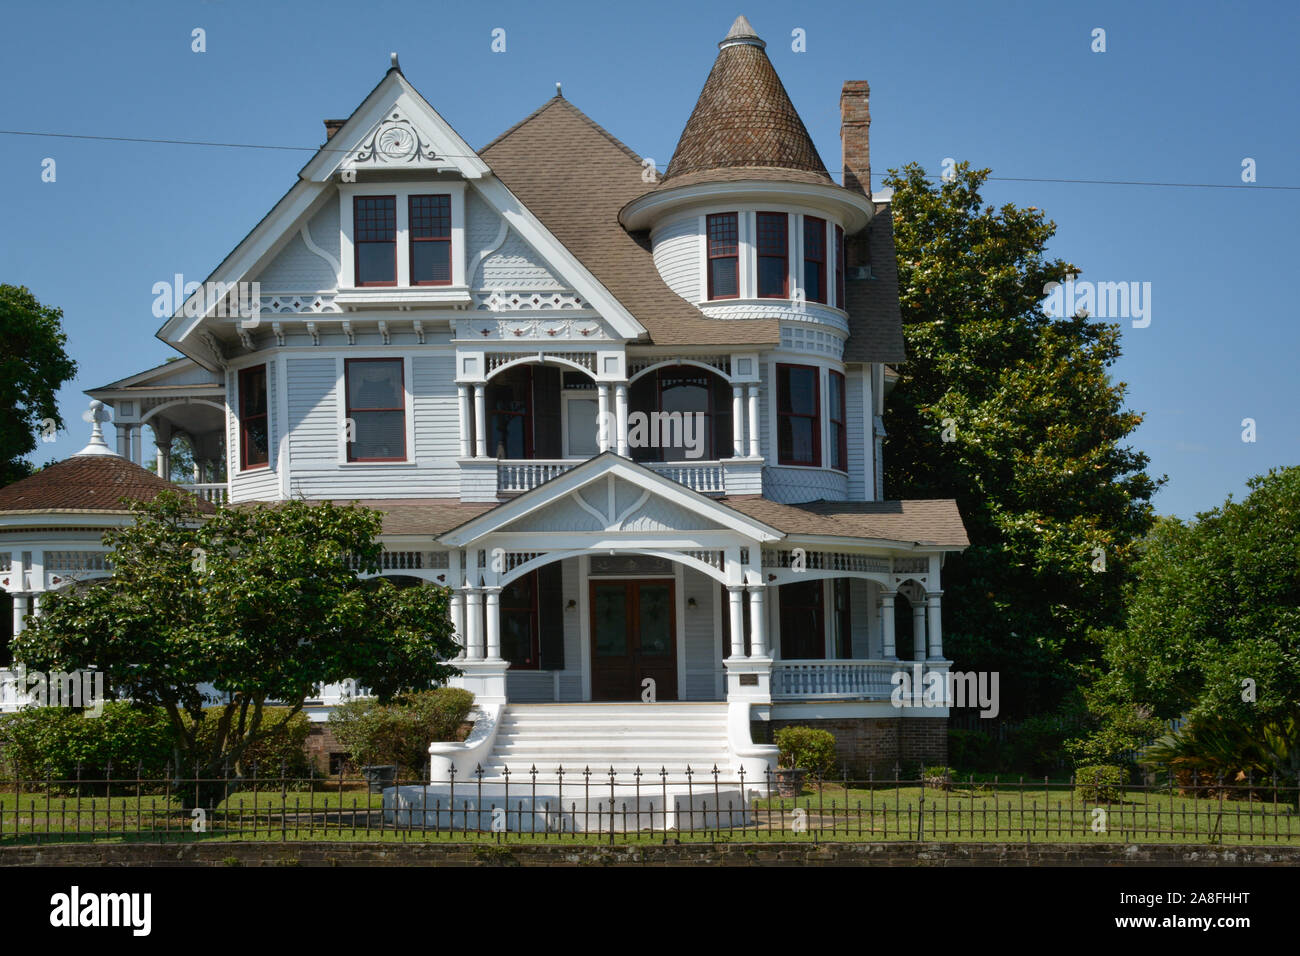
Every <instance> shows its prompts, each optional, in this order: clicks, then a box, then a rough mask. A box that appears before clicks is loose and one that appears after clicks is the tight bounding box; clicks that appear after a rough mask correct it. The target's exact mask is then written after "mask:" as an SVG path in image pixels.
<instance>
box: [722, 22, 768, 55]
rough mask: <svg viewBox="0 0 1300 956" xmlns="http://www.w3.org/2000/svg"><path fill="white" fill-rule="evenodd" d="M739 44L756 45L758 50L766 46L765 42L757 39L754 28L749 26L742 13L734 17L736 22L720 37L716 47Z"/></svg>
mask: <svg viewBox="0 0 1300 956" xmlns="http://www.w3.org/2000/svg"><path fill="white" fill-rule="evenodd" d="M741 45H744V46H756V47H758V48H759V49H760V50H763V49H766V48H767V44H766V43H764V42H763V41H762V40H760V39H759V36H758V34H757V33H755V32H754V28H753V27H752V26H750V24H749V20H748V19H747V18H746V17H745V15H744V14H743V13H742V14H741V15H740V16H738V17H736V22H735V23H733V24H732V25H731V29H730V30H728V31H727V35H726V36H725V37H723V38H722V42H720V43H719V44H718V49H719V50H721V49H723V48H725V47H729V46H741Z"/></svg>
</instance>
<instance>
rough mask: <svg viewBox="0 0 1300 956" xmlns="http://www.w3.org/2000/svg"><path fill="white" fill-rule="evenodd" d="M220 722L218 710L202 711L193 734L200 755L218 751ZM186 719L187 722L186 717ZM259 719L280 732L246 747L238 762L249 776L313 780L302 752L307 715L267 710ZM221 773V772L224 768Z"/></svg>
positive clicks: (284, 709)
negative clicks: (201, 717)
mask: <svg viewBox="0 0 1300 956" xmlns="http://www.w3.org/2000/svg"><path fill="white" fill-rule="evenodd" d="M220 718H221V715H220V708H213V707H208V708H205V710H204V719H203V720H201V721H199V722H198V725H197V728H196V734H195V740H196V742H197V745H198V750H199V752H200V753H205V752H213V751H215V750H216V749H217V741H216V734H217V727H218V725H219V724H220ZM185 719H186V720H187V721H189V717H188V716H187V717H186V718H185ZM262 719H263V720H264V721H267V722H270V723H273V724H275V725H277V726H280V728H281V729H280V730H279V731H278V732H276V733H274V734H272V735H270V736H264V737H259V738H257V739H256V740H255V741H253V742H252V743H251V744H249V746H248V748H247V749H246V750H245V751H244V753H243V757H242V759H241V760H240V764H241V765H242V766H243V768H244V770H245V771H246V772H247V773H248V774H249V775H252V774H253V773H254V771H256V774H257V776H259V777H280V776H284V777H310V776H314V773H313V768H312V766H311V761H310V760H308V759H307V751H306V749H305V746H306V743H307V735H308V734H309V733H311V720H309V719H308V717H307V715H306V714H304V713H303V712H302V711H298V712H297V713H290V712H289V708H287V707H266V708H264V710H263V712H262ZM191 724H192V722H191ZM204 762H205V763H206V762H207V761H204ZM222 769H223V771H224V769H225V768H224V767H223V768H222ZM232 769H233V768H232ZM181 773H182V775H183V774H185V773H186V768H183V767H182V768H181Z"/></svg>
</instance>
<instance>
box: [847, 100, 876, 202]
mask: <svg viewBox="0 0 1300 956" xmlns="http://www.w3.org/2000/svg"><path fill="white" fill-rule="evenodd" d="M870 99H871V87H870V86H868V85H867V81H866V80H847V81H845V83H844V87H843V89H841V90H840V150H841V153H842V155H843V163H842V165H843V167H844V188H845V189H854V190H857V191H858V192H860V193H865V194H866V196H867V198H871V146H870V140H871V135H870V133H871V110H870V109H869V108H868V101H869V100H870Z"/></svg>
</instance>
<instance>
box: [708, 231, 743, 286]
mask: <svg viewBox="0 0 1300 956" xmlns="http://www.w3.org/2000/svg"><path fill="white" fill-rule="evenodd" d="M708 231H709V277H708V278H709V298H710V299H734V298H737V297H738V296H739V295H740V231H739V225H738V224H737V214H736V213H734V212H722V213H715V214H714V215H712V216H709V217H708Z"/></svg>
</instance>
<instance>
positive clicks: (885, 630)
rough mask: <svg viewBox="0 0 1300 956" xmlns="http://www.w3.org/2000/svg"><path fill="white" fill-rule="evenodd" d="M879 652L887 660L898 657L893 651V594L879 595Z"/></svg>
mask: <svg viewBox="0 0 1300 956" xmlns="http://www.w3.org/2000/svg"><path fill="white" fill-rule="evenodd" d="M880 629H881V635H880V638H881V640H880V654H881V656H882V657H884V659H885V660H887V661H893V660H897V659H898V655H897V654H896V652H895V651H894V595H892V594H882V595H880Z"/></svg>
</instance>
